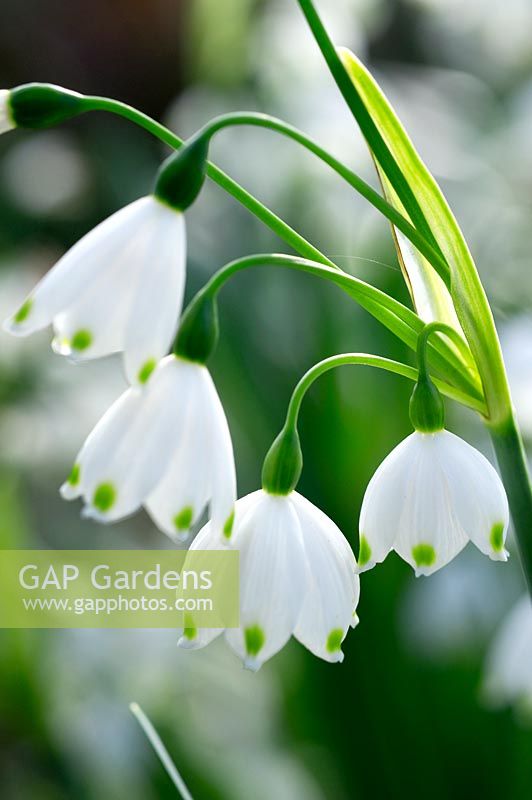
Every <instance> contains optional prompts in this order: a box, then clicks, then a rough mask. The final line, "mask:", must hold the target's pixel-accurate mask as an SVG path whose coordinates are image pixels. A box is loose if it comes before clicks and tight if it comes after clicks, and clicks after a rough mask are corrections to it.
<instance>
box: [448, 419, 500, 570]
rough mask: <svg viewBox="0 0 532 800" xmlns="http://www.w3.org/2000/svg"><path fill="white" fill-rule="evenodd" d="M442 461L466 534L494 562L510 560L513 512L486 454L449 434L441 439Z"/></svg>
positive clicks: (460, 521) (456, 511)
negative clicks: (506, 546) (507, 542)
mask: <svg viewBox="0 0 532 800" xmlns="http://www.w3.org/2000/svg"><path fill="white" fill-rule="evenodd" d="M439 459H440V463H441V465H442V468H443V470H444V472H445V475H446V477H447V481H448V483H449V487H450V490H451V493H452V503H453V508H454V512H455V514H456V517H457V519H458V521H459V523H460V525H461V527H462V529H463V531H464V533H465V534H466V535H467V536H468V537H469V538H470V539H471V541H472V542H473V543H474V544H475V545H476V546H477V547H478V549H479V550H480V551H481V552H482V553H485V554H486V555H488V556H489V557H490V558H491V559H493V560H494V561H506V560H507V558H508V552H507V551H506V550H505V549H504V542H505V540H506V534H507V531H508V524H509V518H510V513H509V509H508V500H507V498H506V492H505V491H504V486H503V485H502V481H501V479H500V478H499V475H498V474H497V472H496V470H495V469H494V468H493V467H492V465H491V464H490V463H489V461H488V460H487V458H485V457H484V456H483V455H482V453H480V452H479V451H478V450H476V449H475V448H474V447H471V445H470V444H468V443H467V442H465V441H464V440H463V439H460V437H458V436H455V435H454V434H452V433H449V432H448V431H444V433H443V434H442V435H441V437H440V439H439Z"/></svg>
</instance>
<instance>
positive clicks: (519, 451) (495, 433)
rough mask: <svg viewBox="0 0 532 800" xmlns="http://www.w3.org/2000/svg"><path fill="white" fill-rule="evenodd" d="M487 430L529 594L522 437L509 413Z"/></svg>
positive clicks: (530, 495)
mask: <svg viewBox="0 0 532 800" xmlns="http://www.w3.org/2000/svg"><path fill="white" fill-rule="evenodd" d="M488 430H489V432H490V435H491V440H492V442H493V447H494V449H495V454H496V456H497V461H498V464H499V469H500V471H501V475H502V480H503V483H504V486H505V488H506V493H507V495H508V502H509V504H510V511H511V513H512V521H513V525H514V530H515V534H516V538H517V543H518V547H519V554H520V556H521V565H522V567H523V571H524V573H525V578H526V582H527V586H528V590H529V592H530V594H531V595H532V486H531V482H530V472H529V469H528V462H527V458H526V453H525V449H524V446H523V440H522V438H521V435H520V433H519V428H518V426H517V423H516V421H515V419H514V418H513V416H512V417H511V418H510V419H509V420H508V421H507V422H506V423H505V424H504V425H502V426H498V427H492V428H490V427H489V426H488Z"/></svg>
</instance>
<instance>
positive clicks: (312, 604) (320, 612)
mask: <svg viewBox="0 0 532 800" xmlns="http://www.w3.org/2000/svg"><path fill="white" fill-rule="evenodd" d="M291 497H292V499H293V502H294V506H295V508H296V511H297V515H298V517H299V522H300V525H301V531H302V534H303V546H304V549H305V554H306V558H307V564H308V575H309V580H308V586H307V592H306V595H305V600H304V604H303V609H302V612H301V615H300V617H299V620H298V623H297V626H296V629H295V632H294V635H295V636H296V638H297V639H299V641H300V642H301V643H302V644H304V645H305V647H307V648H308V649H309V650H310V651H311V652H312V653H314V655H316V656H319V657H320V658H323V659H325V660H326V661H330V662H336V661H343V653H342V650H341V647H340V645H341V642H342V641H343V639H344V637H345V635H346V633H347V631H348V630H349V627H350V626H351V625H352V624H353V622H354V616H355V609H356V607H357V604H358V598H359V594H360V580H359V578H358V575H356V574H355V557H354V555H353V551H352V550H351V547H350V546H349V543H348V541H347V539H346V538H345V536H344V535H343V533H342V532H341V531H340V529H339V528H338V527H337V526H336V525H335V524H334V522H333V521H332V520H331V519H329V517H327V516H326V514H324V513H323V512H322V511H320V510H319V509H318V508H316V506H314V505H312V503H310V502H309V501H308V500H306V499H305V498H304V497H302V496H301V495H299V494H297V493H295V492H294V493H293V494H292V495H291Z"/></svg>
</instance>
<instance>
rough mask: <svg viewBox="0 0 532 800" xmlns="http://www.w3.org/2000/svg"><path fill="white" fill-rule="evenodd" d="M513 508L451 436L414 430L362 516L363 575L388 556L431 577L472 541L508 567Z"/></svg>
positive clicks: (483, 464) (375, 482)
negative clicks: (507, 546)
mask: <svg viewBox="0 0 532 800" xmlns="http://www.w3.org/2000/svg"><path fill="white" fill-rule="evenodd" d="M508 522H509V511H508V501H507V499H506V493H505V491H504V487H503V485H502V482H501V480H500V478H499V476H498V474H497V472H496V471H495V469H494V468H493V467H492V465H491V464H490V463H489V461H488V460H487V459H486V458H485V457H484V456H483V455H482V454H481V453H479V452H478V450H476V449H475V448H474V447H471V445H469V444H468V443H467V442H465V441H464V440H463V439H460V438H459V437H458V436H455V435H454V434H452V433H449V431H446V430H440V431H436V432H434V433H420V432H418V431H415V432H414V433H412V434H411V435H410V436H409V437H408V438H406V439H405V440H404V441H403V442H401V444H399V445H398V446H397V447H396V448H395V449H394V450H393V451H392V452H391V453H390V454H389V455H388V456H387V458H385V460H384V461H383V462H382V464H381V465H380V467H379V468H378V469H377V471H376V472H375V474H374V476H373V478H372V479H371V481H370V483H369V485H368V488H367V489H366V493H365V496H364V501H363V503H362V510H361V513H360V552H359V557H358V566H359V569H360V571H363V570H367V569H370V568H371V567H373V566H375V564H377V563H379V562H381V561H383V560H384V559H385V558H386V556H387V555H388V553H389V552H390V550H392V549H393V550H395V551H396V552H397V553H399V555H400V556H401V558H403V559H404V560H405V561H407V562H408V563H409V564H411V566H412V567H413V568H414V569H415V571H416V575H430V574H431V573H433V572H435V571H436V570H437V569H440V567H443V566H444V565H445V564H447V563H448V562H449V561H451V560H452V559H453V558H454V557H455V556H456V555H457V554H458V553H459V552H460V551H461V550H462V548H463V547H464V546H465V545H466V544H467V542H468V541H469V540H471V541H472V542H473V543H474V544H475V545H476V546H477V547H478V548H479V550H481V552H483V553H485V554H486V555H488V556H489V557H490V558H492V559H493V560H495V561H506V559H507V558H508V553H507V551H506V550H505V548H504V543H505V540H506V533H507V530H508Z"/></svg>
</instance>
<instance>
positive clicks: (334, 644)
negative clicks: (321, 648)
mask: <svg viewBox="0 0 532 800" xmlns="http://www.w3.org/2000/svg"><path fill="white" fill-rule="evenodd" d="M343 639H344V632H343V630H342V629H341V628H333V629H332V631H331V632H330V634H329V635H328V637H327V645H326V646H327V652H328V653H337V652H338V650H340V648H341V646H342V642H343Z"/></svg>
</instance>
